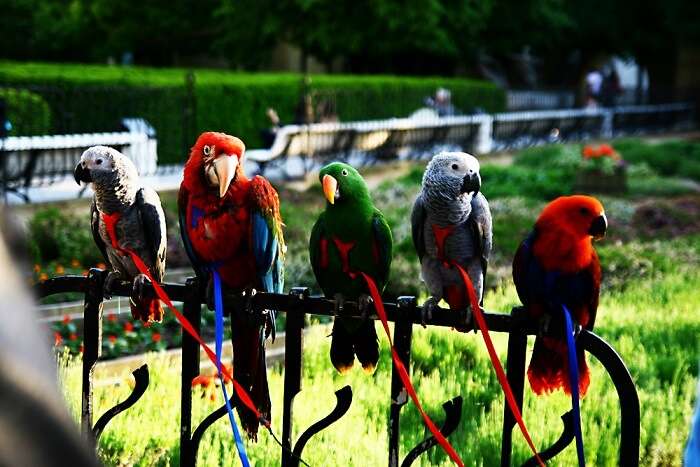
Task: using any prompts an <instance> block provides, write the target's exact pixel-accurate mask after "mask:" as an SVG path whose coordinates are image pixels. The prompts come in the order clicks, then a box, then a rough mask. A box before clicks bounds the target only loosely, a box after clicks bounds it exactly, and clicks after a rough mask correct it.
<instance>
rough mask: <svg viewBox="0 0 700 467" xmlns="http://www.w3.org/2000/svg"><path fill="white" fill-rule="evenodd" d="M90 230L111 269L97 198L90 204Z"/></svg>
mask: <svg viewBox="0 0 700 467" xmlns="http://www.w3.org/2000/svg"><path fill="white" fill-rule="evenodd" d="M90 230H91V231H92V238H93V240H95V245H97V248H98V249H99V250H100V252H101V253H102V257H103V258H104V260H105V263H107V266H108V267H109V268H110V269H111V268H112V264H111V263H110V261H109V255H108V254H107V245H106V244H105V242H104V240H102V237H101V236H100V211H98V210H97V203H96V202H95V198H93V199H92V203H90Z"/></svg>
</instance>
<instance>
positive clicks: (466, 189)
mask: <svg viewBox="0 0 700 467" xmlns="http://www.w3.org/2000/svg"><path fill="white" fill-rule="evenodd" d="M479 190H481V175H479V173H478V172H474V173H468V174H467V175H465V176H464V179H463V180H462V189H461V190H460V191H461V192H462V193H471V192H472V191H473V192H474V194H475V195H476V194H477V193H478V192H479Z"/></svg>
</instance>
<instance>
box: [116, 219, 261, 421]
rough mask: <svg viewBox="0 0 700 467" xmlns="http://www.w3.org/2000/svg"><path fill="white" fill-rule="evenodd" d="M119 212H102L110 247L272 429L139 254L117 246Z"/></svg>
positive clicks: (238, 394) (240, 396)
mask: <svg viewBox="0 0 700 467" xmlns="http://www.w3.org/2000/svg"><path fill="white" fill-rule="evenodd" d="M119 217H120V214H119V213H114V214H104V213H103V214H102V219H103V220H104V222H105V226H106V228H107V234H108V236H109V239H110V241H111V243H112V247H114V248H115V249H117V250H119V251H120V252H121V253H122V254H125V255H129V256H130V257H131V260H132V261H133V262H134V265H135V266H136V269H138V270H139V272H140V273H141V274H143V275H145V276H146V277H147V278H148V280H150V281H151V285H152V286H153V290H154V291H155V293H156V295H157V296H158V298H159V299H160V300H161V301H163V303H165V305H166V306H167V307H168V309H170V311H172V312H173V314H174V315H175V318H176V319H177V320H178V321H179V323H180V325H181V326H182V328H183V329H184V330H185V331H186V332H187V333H188V334H189V335H190V336H192V338H193V339H194V340H195V341H197V343H198V344H199V345H200V347H202V349H203V350H204V352H205V353H206V354H207V357H209V360H211V362H212V363H213V364H214V366H215V367H216V368H218V369H220V371H221V373H222V374H223V375H224V377H225V378H226V380H227V381H230V382H231V383H232V384H233V389H234V391H235V392H236V395H237V396H238V397H239V399H241V402H243V404H244V405H245V406H246V407H248V408H249V409H250V410H251V411H252V412H253V413H254V414H255V416H256V417H257V418H258V420H260V422H261V423H262V424H263V426H265V428H267V429H268V430H270V431H272V430H271V428H270V421H269V420H266V419H265V418H264V417H263V416H262V414H261V413H260V411H259V410H258V409H257V407H256V406H255V404H254V403H253V400H252V399H251V398H250V396H249V395H248V392H247V391H246V390H245V388H243V386H241V385H240V384H238V381H236V380H235V379H233V374H232V373H231V372H229V371H228V368H226V367H225V366H223V365H221V360H219V359H218V358H217V357H216V354H215V353H214V351H213V350H212V349H211V347H209V346H208V345H207V344H206V342H204V340H202V337H201V336H200V335H199V333H198V332H197V331H196V330H195V328H194V326H192V323H190V321H189V320H188V319H187V318H186V317H185V316H184V315H183V314H182V313H180V311H179V310H178V309H177V308H175V305H173V302H172V301H171V300H170V297H169V296H168V294H167V293H166V292H165V290H163V287H161V285H160V284H159V283H158V281H156V280H155V279H154V278H153V275H152V274H151V272H150V271H149V270H148V267H146V264H145V263H144V262H143V261H142V260H141V258H140V257H139V255H137V254H136V253H135V252H134V251H132V250H131V249H129V248H123V247H121V246H119V242H118V241H117V235H116V224H117V221H118V220H119Z"/></svg>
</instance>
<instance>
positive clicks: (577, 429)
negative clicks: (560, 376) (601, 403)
mask: <svg viewBox="0 0 700 467" xmlns="http://www.w3.org/2000/svg"><path fill="white" fill-rule="evenodd" d="M562 308H563V309H564V319H565V321H566V348H567V350H568V354H569V381H571V406H572V410H573V412H574V435H575V436H576V454H577V455H578V465H579V467H584V466H585V465H586V458H585V456H584V454H583V434H582V433H581V408H580V407H579V396H578V358H577V357H576V342H574V325H573V323H572V322H571V314H570V312H569V309H568V308H567V307H566V305H563V304H562Z"/></svg>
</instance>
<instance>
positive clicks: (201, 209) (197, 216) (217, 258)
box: [187, 198, 250, 262]
mask: <svg viewBox="0 0 700 467" xmlns="http://www.w3.org/2000/svg"><path fill="white" fill-rule="evenodd" d="M213 201H214V202H213V203H212V200H204V199H201V200H200V199H197V198H194V199H192V200H191V201H190V203H189V206H188V212H187V231H188V233H189V238H190V241H191V243H192V248H193V249H194V251H195V253H196V254H197V255H198V256H199V257H200V258H201V259H202V260H203V261H205V262H227V261H228V260H242V259H244V257H245V256H246V255H250V245H249V239H250V212H249V210H248V209H247V208H246V207H245V206H244V205H243V204H242V203H241V204H237V203H235V202H232V201H230V200H224V202H223V203H219V200H218V199H214V200H213Z"/></svg>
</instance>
